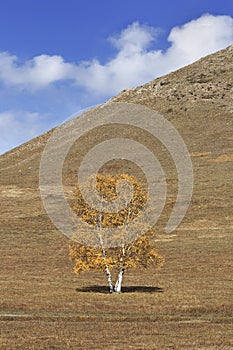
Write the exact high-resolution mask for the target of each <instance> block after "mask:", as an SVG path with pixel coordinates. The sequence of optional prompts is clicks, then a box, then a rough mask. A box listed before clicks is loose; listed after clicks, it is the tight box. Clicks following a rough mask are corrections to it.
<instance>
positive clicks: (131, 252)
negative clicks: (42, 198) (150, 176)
mask: <svg viewBox="0 0 233 350" xmlns="http://www.w3.org/2000/svg"><path fill="white" fill-rule="evenodd" d="M119 182H120V184H121V187H120V188H119ZM93 186H95V187H96V190H97V192H98V194H99V196H100V198H101V202H100V203H97V200H96V199H95V197H94V199H93V197H92V196H89V195H90V193H91V192H92V189H93ZM119 193H121V194H122V195H121V196H119ZM88 197H89V203H87V201H86V200H85V199H86V198H88ZM119 197H120V199H119V200H118V201H116V200H117V198H119ZM84 198H85V199H84ZM90 198H91V200H90ZM129 198H130V200H129ZM146 202H147V195H146V191H145V190H143V186H142V184H141V183H140V182H139V181H137V180H136V179H135V178H134V177H133V176H129V175H127V174H119V175H115V176H111V175H100V174H98V175H97V176H96V177H90V178H89V179H88V180H87V182H86V183H84V184H83V185H82V192H81V190H80V187H79V186H76V189H75V204H74V207H73V209H74V212H75V213H76V215H77V216H78V217H79V218H80V219H81V220H83V221H84V222H85V223H86V224H88V225H89V226H92V227H94V228H95V237H93V241H92V242H89V243H91V244H81V243H79V242H77V237H78V236H80V232H77V233H76V234H74V237H73V241H72V243H71V244H70V258H71V259H72V260H73V261H74V272H75V273H77V274H79V273H80V272H82V271H87V270H101V271H104V270H105V272H106V276H107V280H108V284H109V291H110V293H120V292H121V286H122V280H123V275H124V272H125V270H128V269H141V268H147V267H149V266H151V265H154V266H156V267H160V266H161V265H162V263H163V258H162V257H161V256H159V254H158V253H157V251H156V249H155V248H154V247H153V246H152V244H151V237H152V231H151V230H147V232H146V233H144V234H142V235H140V232H142V231H143V230H142V225H144V224H140V223H138V222H137V223H136V224H135V225H134V226H132V225H133V222H134V219H135V218H137V216H138V215H139V214H140V212H141V211H142V210H143V209H144V207H145V205H146ZM97 204H99V208H98V209H96V205H97ZM126 204H127V205H126ZM114 206H115V207H117V208H118V211H117V210H114ZM109 209H111V211H109ZM115 209H116V208H115ZM116 228H117V230H116ZM106 229H109V230H111V232H112V234H111V237H110V239H111V241H109V237H108V241H107V242H108V243H107V244H106V239H105V230H106ZM144 229H145V227H144ZM144 231H145V230H144ZM108 232H109V231H108ZM81 234H83V235H84V234H85V232H81ZM94 240H95V244H93V242H94ZM109 242H110V244H109ZM112 269H114V270H117V272H118V273H117V279H116V283H115V284H113V281H112V273H111V270H112Z"/></svg>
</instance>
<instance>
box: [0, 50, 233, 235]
mask: <svg viewBox="0 0 233 350" xmlns="http://www.w3.org/2000/svg"><path fill="white" fill-rule="evenodd" d="M232 77H233V46H230V47H228V48H226V49H224V50H222V51H219V52H217V53H214V54H212V55H210V56H207V57H204V58H202V59H200V60H199V61H197V62H195V63H194V64H191V65H189V66H186V67H184V68H182V69H179V70H178V71H175V72H173V73H170V74H168V75H166V76H163V77H161V78H157V79H155V80H153V81H152V82H149V83H147V84H145V85H143V86H139V87H137V88H135V89H127V90H124V91H122V92H121V93H120V94H119V95H118V96H116V97H114V98H113V99H111V100H110V102H126V103H129V102H130V103H135V104H141V105H144V106H147V107H150V108H151V109H153V110H155V111H157V112H159V113H160V114H162V115H163V116H164V117H165V118H166V119H168V120H169V121H170V122H171V123H172V124H173V125H174V126H175V128H176V129H177V130H178V132H179V133H180V135H181V136H182V138H183V139H184V141H185V143H186V145H187V147H188V150H189V153H190V156H191V159H192V162H193V168H194V178H195V183H194V191H193V198H192V202H191V206H190V209H189V211H188V214H187V215H186V218H185V220H184V222H183V223H182V224H181V226H180V227H179V228H178V230H186V229H188V230H192V231H193V230H194V231H196V230H200V229H208V230H216V229H218V230H220V229H221V230H224V229H225V228H226V229H230V228H232V225H233V216H232V201H233V191H232V189H233V185H232V171H233V136H232V135H233V133H232V131H233V102H232V93H233V78H232ZM105 131H106V130H105ZM52 132H53V130H51V131H49V132H47V133H45V134H43V135H41V136H39V137H37V138H35V139H33V140H31V141H29V142H27V143H25V144H23V145H21V146H19V147H17V148H15V149H13V150H11V151H10V152H7V153H5V154H4V155H2V156H1V157H0V200H1V218H0V227H1V231H10V232H12V231H17V232H21V231H30V232H32V231H33V232H37V231H39V232H44V231H47V230H54V229H55V228H54V226H53V224H52V223H51V222H50V220H49V219H48V217H47V215H46V213H45V211H44V209H43V205H42V202H41V199H40V193H39V166H40V159H41V154H42V152H43V150H44V147H45V145H46V142H47V140H48V139H49V137H50V136H51V134H52ZM108 132H109V131H107V133H108ZM122 132H124V131H123V130H120V132H119V134H120V135H122ZM104 133H105V132H103V133H102V134H104ZM126 136H127V135H126ZM101 138H102V139H103V140H104V138H103V136H102V135H101V134H100V133H99V134H96V135H94V134H93V133H92V134H91V137H90V136H89V137H87V138H86V140H85V142H84V143H83V142H82V143H81V144H79V145H78V146H76V148H74V149H73V153H72V152H71V154H70V156H69V159H68V161H67V162H66V164H65V168H64V169H65V170H64V176H63V178H64V183H65V185H67V191H68V193H70V194H71V193H72V185H73V184H74V183H75V181H76V167H77V163H78V161H79V160H80V158H81V156H82V155H84V154H85V152H86V151H87V149H89V148H91V145H92V144H94V143H95V142H96V139H100V140H101ZM93 140H94V141H93ZM148 143H150V141H148ZM155 152H156V156H158V158H159V159H160V161H161V162H162V164H163V167H164V168H165V170H166V171H167V176H168V177H167V182H168V185H169V184H170V189H171V192H174V193H175V192H176V186H177V182H176V172H175V171H172V170H171V169H173V170H175V169H174V166H173V165H171V162H170V161H169V160H168V157H166V155H165V154H164V152H161V149H160V147H158V145H157V146H156V147H155ZM78 159H79V160H78ZM68 197H69V194H68ZM71 197H72V195H71ZM174 198H175V197H174V196H173V197H172V195H171V202H174ZM167 207H168V209H169V203H168V205H167ZM165 212H166V211H165ZM165 216H166V215H165ZM167 217H168V214H167ZM164 220H165V218H164ZM166 220H167V219H166ZM159 227H160V226H159ZM161 230H162V226H161V228H160V231H161Z"/></svg>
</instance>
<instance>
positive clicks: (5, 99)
mask: <svg viewBox="0 0 233 350" xmlns="http://www.w3.org/2000/svg"><path fill="white" fill-rule="evenodd" d="M232 43H233V2H232V1H231V0H228V1H226V0H222V1H219V0H218V1H216V0H188V1H187V0H186V1H183V0H174V1H168V0H163V1H161V0H157V1H155V0H144V1H137V0H134V1H132V0H124V1H123V0H118V1H111V0H108V1H106V0H99V1H94V0H92V1H88V0H86V1H84V0H66V1H64V0H57V1H54V0H47V1H45V0H41V1H36V0H35V1H31V0H30V1H29V0H21V1H18V0H7V1H6V0H2V1H1V3H0V138H1V141H0V153H4V152H6V151H8V150H10V149H11V148H13V147H15V146H17V145H19V144H21V143H23V142H25V141H27V140H29V139H31V138H33V137H35V136H37V135H39V134H41V133H43V132H45V131H46V130H49V129H50V128H51V127H54V126H56V125H59V124H60V123H61V122H63V121H64V120H66V119H67V118H68V117H69V116H70V115H73V114H75V113H76V112H78V111H79V110H80V109H83V108H86V107H88V106H92V105H95V104H97V103H101V102H104V101H106V100H107V99H109V98H110V97H111V96H114V95H116V94H117V93H118V92H120V91H121V90H122V89H124V88H130V87H134V86H137V85H140V84H143V83H145V82H147V81H150V80H152V79H154V78H156V77H158V76H161V75H163V74H166V73H169V72H171V71H173V70H175V69H177V68H180V67H182V66H184V65H187V64H189V63H192V62H194V61H195V60H197V59H199V58H200V57H203V56H205V55H207V54H209V53H212V52H215V51H218V50H220V49H222V48H224V47H226V46H228V45H230V44H232Z"/></svg>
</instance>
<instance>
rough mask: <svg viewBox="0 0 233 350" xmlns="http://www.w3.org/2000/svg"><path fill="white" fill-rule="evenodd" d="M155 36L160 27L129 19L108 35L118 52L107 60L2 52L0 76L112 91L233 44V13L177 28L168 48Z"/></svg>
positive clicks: (21, 82)
mask: <svg viewBox="0 0 233 350" xmlns="http://www.w3.org/2000/svg"><path fill="white" fill-rule="evenodd" d="M157 35H158V29H156V28H153V27H149V26H145V25H140V24H139V23H137V22H135V23H133V24H131V25H130V26H128V27H127V28H126V29H124V30H123V31H122V32H121V33H120V34H119V35H118V36H114V37H111V38H110V42H111V43H112V44H113V45H114V46H115V47H116V49H117V53H116V55H115V57H113V58H112V59H111V60H109V61H108V62H106V63H105V64H101V63H100V62H99V61H98V60H92V61H86V62H79V63H69V62H65V61H64V59H63V58H62V57H61V56H49V55H41V56H36V57H34V58H33V59H32V60H29V61H26V62H25V63H24V64H22V65H20V64H17V57H16V56H12V55H10V54H9V53H1V54H0V79H1V80H2V81H3V82H4V83H5V84H6V85H10V86H22V87H24V88H28V89H41V88H44V87H47V86H48V85H49V84H52V83H55V82H58V81H62V80H71V83H72V84H73V83H74V82H75V84H76V86H78V87H79V88H83V89H85V90H87V91H88V92H91V93H95V94H96V95H100V96H110V95H113V94H115V93H117V92H119V91H120V90H122V89H123V88H129V87H134V86H137V85H139V84H142V83H145V82H146V81H149V80H152V79H154V78H155V77H157V76H160V75H163V74H166V73H168V72H170V71H172V70H175V69H177V68H180V67H182V66H184V65H187V64H189V63H192V62H193V61H195V60H197V59H198V58H200V57H203V56H205V55H207V54H210V53H212V52H215V51H218V50H220V49H222V48H224V47H226V46H228V45H230V44H232V42H233V18H231V17H229V16H213V15H209V14H206V15H203V16H202V17H200V18H198V19H196V20H193V21H191V22H188V23H186V24H184V25H183V26H181V27H174V28H173V29H172V30H171V32H170V34H169V36H168V41H169V42H170V43H171V45H170V47H169V48H168V49H167V50H166V51H165V52H162V51H161V50H153V49H152V48H151V46H152V44H153V41H154V40H155V39H156V37H157Z"/></svg>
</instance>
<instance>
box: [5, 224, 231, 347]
mask: <svg viewBox="0 0 233 350" xmlns="http://www.w3.org/2000/svg"><path fill="white" fill-rule="evenodd" d="M203 233H204V232H203ZM205 233H208V230H207V229H206V230H205ZM220 233H222V232H217V231H216V232H214V234H213V232H209V235H208V236H206V235H203V237H202V236H200V234H201V232H199V233H198V235H197V233H193V232H187V231H185V232H180V233H179V235H178V236H177V237H173V239H170V240H167V241H166V240H163V239H162V240H158V241H157V246H158V248H159V251H160V253H162V254H163V255H164V256H165V258H166V260H167V262H166V264H165V266H164V268H162V270H161V271H158V272H156V271H153V270H150V271H140V272H137V273H135V272H134V273H128V274H126V279H125V284H124V286H125V291H124V289H123V293H122V294H121V295H109V294H107V290H106V289H105V288H104V286H105V284H106V283H105V276H104V275H102V274H101V273H94V272H91V273H84V274H83V275H81V276H80V277H76V276H75V275H74V274H73V272H72V266H71V263H70V261H69V260H68V245H67V243H68V242H67V240H66V238H64V237H61V236H59V235H58V234H57V233H47V234H38V233H34V234H17V233H15V234H14V235H13V234H6V235H4V236H3V237H4V240H3V242H2V243H3V245H2V246H3V247H4V250H3V251H2V252H1V259H2V267H1V280H2V289H1V290H2V297H1V316H0V322H1V349H25V350H26V349H37V350H38V349H62V350H64V349H93V348H95V349H102V348H103V347H108V348H109V349H117V348H118V349H130V348H132V349H231V348H232V346H233V332H232V322H233V317H232V315H233V307H232V295H233V286H232V270H233V261H232V248H233V247H232V245H231V244H230V242H231V240H230V234H231V232H230V231H229V232H226V231H225V236H223V237H220V238H219V234H220ZM160 238H161V237H160Z"/></svg>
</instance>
